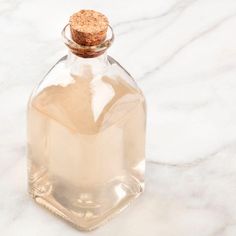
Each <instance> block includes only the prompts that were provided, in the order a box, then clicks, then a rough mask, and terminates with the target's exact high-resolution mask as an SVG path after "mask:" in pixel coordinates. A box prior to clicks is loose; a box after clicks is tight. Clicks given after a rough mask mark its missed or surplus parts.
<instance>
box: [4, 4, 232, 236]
mask: <svg viewBox="0 0 236 236" xmlns="http://www.w3.org/2000/svg"><path fill="white" fill-rule="evenodd" d="M81 8H92V9H97V10H99V11H102V12H104V13H105V14H106V15H107V16H108V17H109V19H110V22H111V25H112V26H113V27H114V31H115V35H116V39H115V43H114V45H113V46H112V47H111V49H110V50H109V54H110V55H112V56H113V57H114V58H116V59H117V60H118V61H119V62H120V63H121V64H122V65H123V66H124V67H125V68H126V69H127V70H128V71H129V72H130V73H131V74H132V75H133V76H134V77H135V78H136V80H137V82H138V83H139V84H140V86H141V88H142V90H143V92H144V93H145V96H146V98H147V105H148V127H147V160H148V162H147V176H146V182H147V187H146V191H145V194H144V195H143V196H142V197H141V198H140V199H139V200H137V201H136V202H135V203H134V204H133V205H132V207H130V208H129V209H128V210H126V211H125V212H123V213H122V214H120V215H119V216H118V217H116V218H115V219H113V220H111V221H110V222H109V223H108V224H106V225H105V226H103V227H101V228H99V229H98V230H96V231H93V232H91V233H89V235H94V236H100V235H101V236H106V235H116V236H121V235H122V236H125V235H135V236H144V235H150V236H157V235H161V236H183V235H184V236H185V235H187V236H235V235H236V204H235V199H236V105H235V104H236V79H235V76H236V40H235V38H236V27H235V25H236V1H235V0H224V1H222V0H166V1H161V0H147V1H137V0H129V1H105V0H100V1H95V0H88V1H82V0H71V1H66V0H47V1H46V0H41V1H40V0H34V1H30V0H1V1H0V29H1V31H0V32H1V37H0V44H1V49H0V52H1V56H0V65H1V66H0V108H1V116H0V134H1V136H0V156H1V158H0V234H1V235H4V236H12V235H14V236H15V235H16V236H27V235H34V236H37V235H45V236H46V235H50V236H60V235H61V236H62V235H68V236H73V235H84V233H81V232H78V231H76V230H75V229H73V228H71V227H70V226H68V225H67V224H65V223H64V222H63V221H61V220H60V219H58V218H56V217H53V216H52V215H51V214H49V213H48V212H47V211H45V210H44V209H41V208H40V207H38V206H37V205H35V204H34V203H33V202H32V201H31V200H30V199H29V197H28V195H27V186H26V183H27V181H26V179H27V178H26V105H27V100H28V97H29V95H30V93H31V91H32V89H33V86H35V85H36V84H37V82H39V81H40V79H41V78H42V77H43V75H44V74H45V73H46V72H47V70H48V69H49V68H50V67H51V66H52V65H53V64H54V63H55V62H56V61H57V60H58V59H59V58H60V57H62V56H63V55H65V53H66V48H65V47H64V45H63V43H62V39H61V37H60V32H61V29H62V27H63V26H64V25H65V24H66V23H67V21H68V16H69V15H70V14H71V13H73V12H74V11H76V10H78V9H81Z"/></svg>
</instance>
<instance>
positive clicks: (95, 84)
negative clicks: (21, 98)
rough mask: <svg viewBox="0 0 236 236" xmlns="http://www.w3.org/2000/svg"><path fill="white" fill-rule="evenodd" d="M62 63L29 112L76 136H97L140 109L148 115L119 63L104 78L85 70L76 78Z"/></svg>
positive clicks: (34, 98) (41, 87)
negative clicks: (102, 130)
mask: <svg viewBox="0 0 236 236" xmlns="http://www.w3.org/2000/svg"><path fill="white" fill-rule="evenodd" d="M65 63H66V60H61V61H60V62H59V63H57V64H56V65H55V66H54V67H53V69H51V70H50V72H49V73H48V74H47V76H46V77H45V78H44V80H43V81H42V82H41V84H40V85H39V86H38V88H37V89H36V90H35V91H34V93H33V95H32V98H31V101H30V106H29V109H36V110H37V111H38V112H41V113H43V114H44V115H46V116H48V117H50V118H51V119H53V120H56V121H57V122H60V123H61V124H63V125H64V126H66V127H67V128H69V129H71V130H72V131H74V132H80V133H87V134H89V133H94V132H97V131H99V130H101V129H103V128H104V127H106V126H109V125H112V124H113V123H114V122H117V121H118V120H121V119H122V118H123V117H124V116H126V114H127V113H129V112H131V111H132V110H133V109H135V108H136V107H141V108H142V109H143V111H144V112H145V101H144V97H143V94H142V92H141V91H140V89H139V88H138V87H137V85H136V83H135V82H134V80H133V79H132V77H131V76H130V75H129V74H128V73H127V72H126V71H125V70H123V68H122V67H120V66H119V65H118V64H116V63H114V62H113V63H112V64H111V65H110V66H109V68H108V69H107V70H106V71H104V73H102V74H98V75H94V74H93V73H92V69H91V68H90V67H87V68H86V67H85V68H84V70H83V74H82V75H74V74H71V73H70V70H68V68H66V65H65Z"/></svg>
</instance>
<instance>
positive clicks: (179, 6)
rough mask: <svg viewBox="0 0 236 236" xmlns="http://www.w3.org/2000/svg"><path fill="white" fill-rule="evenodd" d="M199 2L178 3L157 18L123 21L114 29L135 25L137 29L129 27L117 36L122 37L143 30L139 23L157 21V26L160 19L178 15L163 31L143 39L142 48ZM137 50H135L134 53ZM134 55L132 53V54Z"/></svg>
mask: <svg viewBox="0 0 236 236" xmlns="http://www.w3.org/2000/svg"><path fill="white" fill-rule="evenodd" d="M197 1H199V0H183V1H180V2H177V3H176V4H174V5H172V6H171V7H170V8H169V9H168V10H167V11H165V12H163V13H161V14H159V15H156V16H151V17H145V18H138V19H134V20H129V21H122V22H119V23H117V24H114V26H113V27H114V29H116V28H118V27H120V26H121V27H122V26H124V25H125V26H127V25H131V24H135V27H129V28H128V29H126V30H125V31H123V32H121V33H118V34H117V36H121V35H124V34H127V33H132V32H133V30H137V29H138V28H142V27H143V26H140V27H139V26H138V25H136V24H137V23H139V22H142V23H143V22H150V21H155V24H156V20H159V19H160V18H164V17H168V16H171V15H173V14H175V13H176V15H175V16H174V17H172V18H171V19H170V21H168V22H167V23H166V24H165V25H164V26H163V27H161V29H158V30H157V31H156V32H154V33H153V34H152V35H148V36H147V37H146V38H145V39H143V40H142V41H141V42H140V46H142V44H143V43H145V42H147V39H148V38H150V37H154V36H156V35H158V34H160V33H162V32H163V31H165V30H167V29H168V28H169V26H171V25H172V24H173V23H174V21H175V20H176V19H177V18H178V17H179V16H180V15H182V14H183V12H184V11H185V10H186V9H187V8H189V6H191V5H192V4H193V3H195V2H197ZM134 50H136V48H135V49H133V50H132V51H134ZM130 53H132V52H130Z"/></svg>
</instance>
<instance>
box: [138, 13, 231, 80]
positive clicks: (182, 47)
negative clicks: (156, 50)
mask: <svg viewBox="0 0 236 236" xmlns="http://www.w3.org/2000/svg"><path fill="white" fill-rule="evenodd" d="M235 16H236V13H233V14H231V15H229V16H226V17H224V18H223V19H221V20H220V21H218V22H217V23H215V24H213V25H212V26H210V27H209V28H208V29H206V30H203V31H202V32H200V33H199V34H197V35H195V36H193V37H192V38H191V39H190V40H188V41H187V42H185V43H184V44H183V45H182V46H180V47H179V48H177V49H176V50H175V51H174V52H173V53H172V54H171V55H169V56H168V57H167V58H166V59H165V60H164V61H162V62H161V63H160V64H159V65H157V66H156V67H154V68H153V69H152V70H149V71H147V72H145V73H144V74H143V75H142V76H140V77H139V78H138V80H139V81H140V80H143V79H146V78H147V77H149V76H150V75H152V74H153V73H155V72H157V71H160V70H161V69H163V68H164V67H165V66H166V65H167V64H169V63H170V62H171V61H172V60H173V59H174V58H175V57H176V56H177V55H178V54H179V53H180V52H182V51H183V50H185V49H186V48H187V47H188V46H190V45H191V44H193V43H194V42H196V41H197V40H199V39H201V38H203V37H204V36H206V35H208V34H209V33H211V32H213V31H214V30H216V29H217V28H219V27H220V26H222V25H223V24H224V23H226V22H228V21H229V20H231V19H232V18H234V17H235Z"/></svg>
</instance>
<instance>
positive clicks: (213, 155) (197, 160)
mask: <svg viewBox="0 0 236 236" xmlns="http://www.w3.org/2000/svg"><path fill="white" fill-rule="evenodd" d="M235 145H236V141H235V142H233V143H230V144H227V145H224V146H223V147H220V148H218V149H217V150H216V151H214V152H212V153H209V154H207V155H206V156H203V157H196V158H195V160H194V161H192V162H184V163H167V162H160V161H153V160H149V161H148V163H152V164H155V165H160V166H165V167H173V168H180V169H187V168H192V167H196V166H199V165H201V164H203V163H205V162H208V161H210V160H212V159H215V158H217V156H218V154H220V153H223V152H224V151H225V150H226V149H228V148H231V147H233V146H235Z"/></svg>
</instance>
